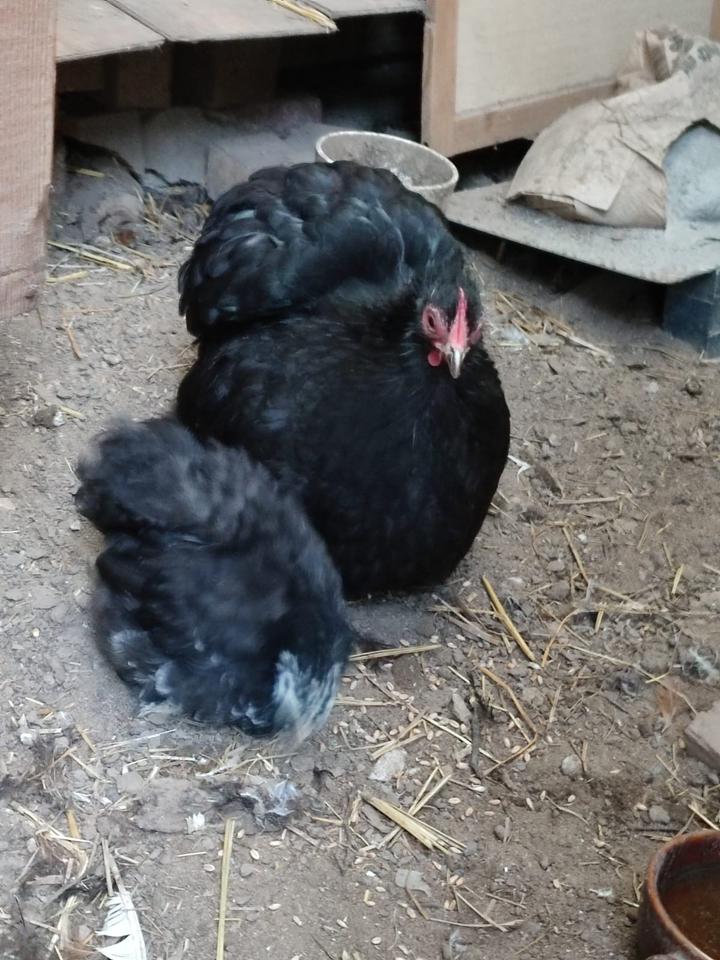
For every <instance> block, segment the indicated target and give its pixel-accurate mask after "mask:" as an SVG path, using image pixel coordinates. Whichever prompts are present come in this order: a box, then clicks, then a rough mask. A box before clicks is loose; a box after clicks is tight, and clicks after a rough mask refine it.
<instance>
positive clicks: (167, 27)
mask: <svg viewBox="0 0 720 960" xmlns="http://www.w3.org/2000/svg"><path fill="white" fill-rule="evenodd" d="M113 3H114V4H115V6H117V7H118V9H120V10H124V11H125V13H128V14H130V15H131V16H133V17H135V18H137V20H139V21H140V22H141V23H144V24H145V26H147V27H149V28H150V29H151V30H155V31H156V32H157V33H160V34H162V36H163V37H165V39H166V40H172V41H175V42H182V43H197V42H198V41H200V40H251V39H253V38H259V37H291V36H297V35H299V34H312V33H326V32H327V31H326V30H325V29H324V28H323V27H320V26H318V24H316V23H313V21H311V20H308V18H307V17H302V16H299V15H298V14H295V13H290V12H289V11H288V10H285V9H284V8H283V7H279V6H277V5H276V4H274V3H270V2H269V0H113Z"/></svg>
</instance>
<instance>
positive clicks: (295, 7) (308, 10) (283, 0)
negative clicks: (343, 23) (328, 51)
mask: <svg viewBox="0 0 720 960" xmlns="http://www.w3.org/2000/svg"><path fill="white" fill-rule="evenodd" d="M272 2H273V3H274V4H275V5H276V6H278V7H283V8H284V9H285V10H289V11H290V13H296V14H297V15H298V16H299V17H305V19H306V20H310V21H311V22H312V23H316V24H317V25H318V26H319V27H325V29H326V30H331V31H333V33H334V32H335V31H336V30H337V24H336V23H335V21H334V20H331V19H330V17H328V16H327V14H325V13H323V12H322V11H321V10H318V9H316V8H315V7H311V6H308V5H307V4H305V3H298V2H297V0H272Z"/></svg>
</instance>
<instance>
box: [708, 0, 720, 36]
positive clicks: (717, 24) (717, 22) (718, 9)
mask: <svg viewBox="0 0 720 960" xmlns="http://www.w3.org/2000/svg"><path fill="white" fill-rule="evenodd" d="M710 39H711V40H720V0H714V2H713V7H712V13H711V14H710Z"/></svg>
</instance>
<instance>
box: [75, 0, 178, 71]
mask: <svg viewBox="0 0 720 960" xmlns="http://www.w3.org/2000/svg"><path fill="white" fill-rule="evenodd" d="M161 43H163V38H162V37H161V36H160V34H159V33H157V32H156V31H155V30H151V29H150V28H149V27H146V26H144V25H143V24H142V23H138V21H137V20H136V19H135V18H134V17H131V16H128V14H127V13H124V12H123V11H122V10H118V8H117V7H116V6H114V4H112V3H110V2H109V0H58V6H57V59H58V60H59V61H63V60H82V59H84V58H85V57H101V56H103V55H104V54H107V53H122V52H125V51H128V50H147V49H149V48H150V47H157V46H159V45H160V44H161Z"/></svg>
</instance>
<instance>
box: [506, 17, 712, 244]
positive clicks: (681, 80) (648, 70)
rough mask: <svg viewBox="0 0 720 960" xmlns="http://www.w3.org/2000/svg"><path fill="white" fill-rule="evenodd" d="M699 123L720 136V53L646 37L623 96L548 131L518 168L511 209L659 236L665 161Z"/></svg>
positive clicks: (670, 36)
mask: <svg viewBox="0 0 720 960" xmlns="http://www.w3.org/2000/svg"><path fill="white" fill-rule="evenodd" d="M702 122H706V123H710V124H712V125H713V126H714V127H716V128H718V129H719V130H720V44H718V43H713V42H712V41H710V40H707V39H705V38H702V37H691V36H688V35H687V34H683V33H681V32H680V31H678V30H675V29H666V30H647V31H644V32H642V33H640V34H638V35H637V37H636V43H635V46H634V48H633V50H632V51H631V54H630V57H629V59H628V62H627V64H626V67H625V68H624V69H623V71H622V72H621V74H620V75H619V77H618V95H617V96H614V97H610V98H607V99H605V100H593V101H590V102H589V103H586V104H583V105H582V106H579V107H576V108H575V109H574V110H570V111H569V112H568V113H566V114H564V115H563V116H561V117H560V118H559V119H558V120H556V121H555V122H554V123H552V124H551V125H550V126H549V127H547V128H546V129H545V130H544V131H543V132H542V133H541V134H540V136H539V137H538V138H537V140H536V141H535V143H534V144H533V146H532V147H531V149H530V150H529V152H528V153H527V155H526V156H525V159H524V160H523V162H522V163H521V165H520V167H519V168H518V170H517V173H516V174H515V177H514V179H513V181H512V183H511V185H510V190H509V192H508V200H516V199H524V200H525V201H526V202H527V203H528V204H530V205H531V206H533V207H536V208H537V209H542V210H551V211H552V212H554V213H557V214H558V215H560V216H561V217H564V218H565V219H568V220H582V221H585V222H588V223H598V224H609V225H612V226H622V227H661V228H662V227H664V226H665V225H666V209H667V192H668V191H667V179H666V174H665V170H664V169H663V163H664V160H665V155H666V152H667V150H668V148H669V147H670V146H671V145H672V144H673V143H674V142H675V141H676V140H677V139H678V137H680V136H681V134H683V133H684V132H685V131H686V130H688V128H689V127H691V126H693V125H695V124H698V123H702ZM719 135H720V134H719Z"/></svg>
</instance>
